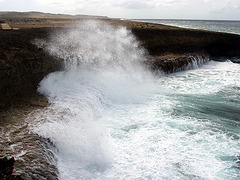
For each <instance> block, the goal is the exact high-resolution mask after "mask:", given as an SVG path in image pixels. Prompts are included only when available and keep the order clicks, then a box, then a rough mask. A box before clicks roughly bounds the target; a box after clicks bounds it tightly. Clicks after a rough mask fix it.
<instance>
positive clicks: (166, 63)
mask: <svg viewBox="0 0 240 180" xmlns="http://www.w3.org/2000/svg"><path fill="white" fill-rule="evenodd" d="M209 60H210V57H209V55H207V54H185V55H176V54H169V55H163V56H154V57H150V58H149V60H148V61H147V62H146V64H147V65H148V67H149V68H150V69H151V70H153V71H155V72H158V73H162V72H164V73H173V72H178V71H182V70H188V69H193V68H197V67H199V66H201V65H202V64H204V63H206V62H208V61H209Z"/></svg>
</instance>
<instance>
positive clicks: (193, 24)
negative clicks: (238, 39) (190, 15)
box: [137, 19, 240, 34]
mask: <svg viewBox="0 0 240 180" xmlns="http://www.w3.org/2000/svg"><path fill="white" fill-rule="evenodd" d="M137 21H142V22H151V23H156V24H165V25H170V26H177V27H182V28H190V29H201V30H208V31H216V32H226V33H233V34H240V21H220V20H218V21H217V20H215V21H214V20H174V19H173V20H167V19H166V20H164V19H138V20H137Z"/></svg>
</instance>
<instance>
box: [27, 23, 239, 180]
mask: <svg viewBox="0 0 240 180" xmlns="http://www.w3.org/2000/svg"><path fill="white" fill-rule="evenodd" d="M36 44H37V45H38V46H39V47H41V48H44V49H45V50H46V51H48V52H49V53H51V54H52V55H54V56H57V57H59V58H61V59H62V60H63V62H64V67H65V68H64V69H63V70H62V71H59V72H54V73H51V74H49V75H48V76H46V77H45V78H44V79H43V80H42V81H41V83H40V84H39V88H38V91H39V92H40V93H42V94H44V95H45V96H46V97H47V98H48V99H49V101H50V102H51V105H50V106H49V107H47V108H45V109H44V110H43V111H41V112H37V113H35V114H34V116H33V118H35V121H33V122H32V124H31V131H33V132H34V133H37V134H38V135H39V136H41V137H44V138H47V139H49V140H50V141H51V142H52V143H53V145H54V146H53V147H52V150H53V151H54V153H55V157H56V159H57V168H58V170H59V178H60V179H239V178H240V174H239V173H240V165H239V162H240V140H239V136H240V116H239V115H240V68H239V64H234V63H232V62H231V61H228V60H226V61H224V62H216V61H209V62H207V63H205V64H204V65H202V66H201V67H199V68H195V69H192V70H188V71H182V72H178V73H173V74H160V75H153V74H152V73H151V72H150V70H148V69H147V68H146V67H144V65H143V62H144V61H145V60H146V59H145V57H146V56H145V55H146V53H147V52H146V50H144V49H143V48H142V47H141V46H140V45H139V42H138V41H137V40H136V38H135V37H134V36H133V35H132V33H131V32H130V31H129V30H127V29H126V28H124V27H112V26H110V25H107V24H105V23H102V22H96V21H89V22H86V23H84V24H81V25H76V27H75V28H73V29H68V30H66V31H63V32H55V34H54V35H53V36H52V38H51V39H50V40H47V41H44V40H38V41H36Z"/></svg>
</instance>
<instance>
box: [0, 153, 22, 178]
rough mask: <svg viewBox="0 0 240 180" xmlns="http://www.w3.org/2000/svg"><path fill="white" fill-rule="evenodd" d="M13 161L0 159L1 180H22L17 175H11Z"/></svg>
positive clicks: (11, 159) (12, 159)
mask: <svg viewBox="0 0 240 180" xmlns="http://www.w3.org/2000/svg"><path fill="white" fill-rule="evenodd" d="M14 163H15V159H14V158H13V157H12V158H10V159H7V158H6V157H4V158H1V159H0V179H2V180H23V179H22V178H21V176H19V175H13V169H14Z"/></svg>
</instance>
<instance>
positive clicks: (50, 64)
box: [0, 29, 60, 108]
mask: <svg viewBox="0 0 240 180" xmlns="http://www.w3.org/2000/svg"><path fill="white" fill-rule="evenodd" d="M48 33H49V30H46V29H28V30H19V31H0V47H1V48H0V108H5V107H8V106H10V105H11V104H14V103H17V102H19V101H22V100H24V99H26V98H28V97H30V96H31V95H32V94H33V93H36V88H37V85H38V83H39V82H40V81H41V79H42V78H43V77H44V76H46V75H47V74H48V73H50V72H53V71H56V70H58V69H59V68H60V62H59V61H58V60H56V59H54V57H52V56H50V55H48V54H47V53H46V52H44V51H43V50H42V49H39V48H37V47H36V46H35V45H34V44H33V43H32V41H33V40H34V39H35V38H37V37H43V38H46V37H47V36H48Z"/></svg>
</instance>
